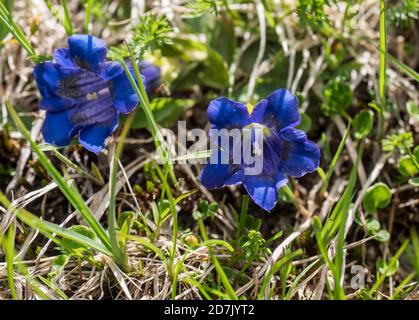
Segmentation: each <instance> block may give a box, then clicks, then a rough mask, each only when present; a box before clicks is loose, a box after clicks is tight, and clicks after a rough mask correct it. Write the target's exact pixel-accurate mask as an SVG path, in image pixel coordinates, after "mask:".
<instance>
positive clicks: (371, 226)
mask: <svg viewBox="0 0 419 320" xmlns="http://www.w3.org/2000/svg"><path fill="white" fill-rule="evenodd" d="M366 225H367V229H368V232H370V234H375V233H376V232H377V231H378V230H380V223H379V222H378V221H377V220H375V219H368V220H367V223H366Z"/></svg>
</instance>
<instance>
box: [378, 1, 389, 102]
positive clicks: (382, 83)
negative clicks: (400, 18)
mask: <svg viewBox="0 0 419 320" xmlns="http://www.w3.org/2000/svg"><path fill="white" fill-rule="evenodd" d="M386 73H387V18H386V1H385V0H380V72H379V79H378V94H379V98H380V102H381V104H382V107H383V108H384V107H385V100H386V86H387V74H386Z"/></svg>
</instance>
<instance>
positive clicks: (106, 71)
mask: <svg viewBox="0 0 419 320" xmlns="http://www.w3.org/2000/svg"><path fill="white" fill-rule="evenodd" d="M123 72H124V69H123V68H122V65H121V63H119V62H116V61H106V62H105V63H104V64H103V68H102V79H103V80H108V81H109V80H112V79H113V78H115V77H116V76H119V75H120V74H121V73H123Z"/></svg>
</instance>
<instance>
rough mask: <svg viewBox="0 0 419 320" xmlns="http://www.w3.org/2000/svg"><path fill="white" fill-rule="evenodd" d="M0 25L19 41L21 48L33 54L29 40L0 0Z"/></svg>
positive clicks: (30, 54)
mask: <svg viewBox="0 0 419 320" xmlns="http://www.w3.org/2000/svg"><path fill="white" fill-rule="evenodd" d="M0 25H3V26H4V27H5V28H6V29H8V30H9V31H10V33H11V34H12V35H13V36H14V38H15V39H16V40H17V41H18V42H19V43H20V45H21V46H22V48H23V49H25V50H26V52H27V53H28V54H29V56H33V55H35V50H34V49H33V47H32V45H31V44H30V42H29V40H28V39H27V37H26V36H25V34H24V33H23V31H22V29H21V28H20V27H19V26H18V25H17V24H16V23H15V22H14V21H13V18H12V16H11V14H10V12H9V11H8V10H7V8H6V6H5V5H4V4H3V2H1V1H0Z"/></svg>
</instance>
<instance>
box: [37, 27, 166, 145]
mask: <svg viewBox="0 0 419 320" xmlns="http://www.w3.org/2000/svg"><path fill="white" fill-rule="evenodd" d="M106 53H107V49H106V44H105V42H104V41H103V40H101V39H99V38H96V37H94V36H91V35H85V34H77V35H73V36H70V37H69V38H68V48H60V49H57V50H55V52H54V61H47V62H44V63H41V64H38V65H37V66H36V67H35V71H34V73H35V80H36V83H37V86H38V89H39V92H40V94H41V96H42V99H41V101H40V104H39V106H40V108H41V109H42V110H45V111H46V118H45V122H44V124H43V128H42V133H43V136H44V139H45V142H47V143H50V144H52V145H55V146H66V145H69V144H70V142H71V139H72V138H73V137H74V136H76V135H78V138H79V141H80V143H81V144H82V145H83V146H84V147H85V148H86V149H87V150H89V151H92V152H95V153H98V152H99V151H100V150H101V149H102V148H103V147H104V144H105V140H106V138H107V137H109V136H110V135H111V134H112V133H113V132H114V131H115V130H116V128H117V127H118V121H119V114H120V113H123V114H127V113H130V112H131V111H132V110H133V109H134V108H135V107H136V105H137V104H138V97H137V96H136V94H135V92H134V90H133V89H132V87H131V84H130V82H129V80H128V78H127V77H126V75H125V73H124V70H123V68H122V65H121V64H120V63H119V62H111V61H106ZM148 70H149V72H148V77H149V78H150V79H152V81H151V83H155V82H156V81H157V82H158V77H159V75H160V71H159V70H158V69H156V67H154V66H149V67H148ZM156 78H157V80H156ZM145 81H147V80H146V79H145Z"/></svg>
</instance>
